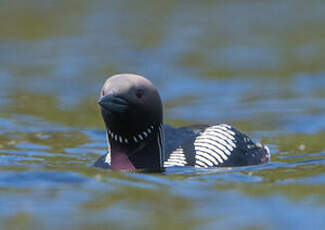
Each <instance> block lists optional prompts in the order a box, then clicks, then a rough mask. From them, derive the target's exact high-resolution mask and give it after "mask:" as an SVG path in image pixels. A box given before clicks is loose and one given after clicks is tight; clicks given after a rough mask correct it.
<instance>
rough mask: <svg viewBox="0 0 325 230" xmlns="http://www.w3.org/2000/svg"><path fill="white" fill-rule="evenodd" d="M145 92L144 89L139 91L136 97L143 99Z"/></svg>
mask: <svg viewBox="0 0 325 230" xmlns="http://www.w3.org/2000/svg"><path fill="white" fill-rule="evenodd" d="M143 93H144V92H143V90H142V89H138V90H137V92H136V93H135V96H137V98H141V97H142V96H143Z"/></svg>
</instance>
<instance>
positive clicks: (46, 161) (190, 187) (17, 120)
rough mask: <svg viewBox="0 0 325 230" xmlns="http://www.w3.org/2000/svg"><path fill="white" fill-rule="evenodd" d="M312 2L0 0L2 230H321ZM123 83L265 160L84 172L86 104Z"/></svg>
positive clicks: (323, 36) (323, 109)
mask: <svg viewBox="0 0 325 230" xmlns="http://www.w3.org/2000/svg"><path fill="white" fill-rule="evenodd" d="M324 28H325V2H322V1H301V0H297V1H280V0H278V1H277V0H273V1H266V0H265V1H263V0H262V1H261V0H259V1H254V0H240V1H239V0H238V1H235V0H230V1H205V2H203V1H202V2H201V1H170V0H167V1H146V0H142V1H138V0H137V1H100V0H97V1H83V0H81V1H80V0H78V1H77V0H75V1H74V0H72V1H63V0H62V1H59V0H45V1H44V0H42V1H41V0H32V1H28V2H27V1H26V2H23V1H18V0H17V1H16V0H0V229H26V230H28V229H85V230H86V229H200V230H201V229H324V228H325V29H324ZM120 72H132V73H138V74H142V75H144V76H147V77H148V78H150V79H151V80H152V81H153V82H154V84H156V85H157V88H158V89H159V91H160V92H161V96H162V98H163V101H164V106H165V122H166V123H168V124H172V125H176V126H181V125H187V124H196V123H213V122H215V123H221V122H227V123H230V124H232V125H235V126H236V127H237V128H239V129H241V130H244V131H245V132H246V133H247V134H248V135H250V136H251V137H253V138H254V139H256V140H262V141H263V142H264V143H266V144H268V146H269V147H270V149H271V152H272V161H271V162H270V163H268V164H266V165H261V166H254V167H244V168H237V169H218V170H216V169H211V170H195V169H192V168H186V169H184V168H181V169H180V168H171V169H169V170H168V171H167V172H166V174H164V175H160V174H140V173H119V172H109V171H104V170H100V169H96V168H92V167H90V166H91V165H92V163H93V162H94V161H95V160H96V159H97V158H98V157H99V156H100V155H101V154H104V153H105V151H106V144H105V135H104V130H103V122H102V121H101V117H100V114H99V110H98V106H97V104H96V100H97V97H98V95H99V90H100V88H101V85H102V83H103V82H104V81H105V78H106V77H107V76H109V75H111V74H114V73H120Z"/></svg>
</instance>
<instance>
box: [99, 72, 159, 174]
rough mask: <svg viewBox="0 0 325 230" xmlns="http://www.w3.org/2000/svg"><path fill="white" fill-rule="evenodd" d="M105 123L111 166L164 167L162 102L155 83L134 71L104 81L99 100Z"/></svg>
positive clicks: (149, 168)
mask: <svg viewBox="0 0 325 230" xmlns="http://www.w3.org/2000/svg"><path fill="white" fill-rule="evenodd" d="M98 103H99V105H100V107H101V113H102V117H103V120H104V122H105V126H106V131H107V137H108V138H107V139H108V145H109V153H108V154H109V155H108V159H109V161H110V162H109V163H110V168H111V169H114V170H134V169H141V170H146V171H161V170H163V168H162V167H163V159H164V134H163V129H162V122H163V116H162V103H161V99H160V96H159V93H158V91H157V89H156V88H155V86H154V85H153V84H152V83H151V82H150V81H149V80H148V79H146V78H144V77H142V76H139V75H135V74H117V75H114V76H112V77H109V78H108V79H107V80H106V82H105V83H104V85H103V87H102V90H101V94H100V99H99V101H98Z"/></svg>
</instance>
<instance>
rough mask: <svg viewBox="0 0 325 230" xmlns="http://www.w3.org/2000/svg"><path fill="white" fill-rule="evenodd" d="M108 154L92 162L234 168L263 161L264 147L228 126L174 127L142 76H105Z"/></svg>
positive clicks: (103, 103) (154, 167)
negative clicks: (163, 119)
mask: <svg viewBox="0 0 325 230" xmlns="http://www.w3.org/2000/svg"><path fill="white" fill-rule="evenodd" d="M99 104H100V106H101V111H102V116H103V119H104V122H105V125H106V133H107V143H108V153H107V154H106V155H104V156H102V157H100V158H99V159H98V160H97V161H96V162H95V164H94V166H96V167H101V168H110V169H113V170H137V169H140V170H146V171H163V170H164V168H166V167H170V166H194V167H198V168H209V167H236V166H247V165H257V164H262V163H265V162H267V161H268V160H269V158H270V151H269V149H268V148H267V146H265V145H263V144H260V143H254V142H253V141H252V140H251V139H250V138H249V137H247V136H246V135H245V134H243V133H241V132H240V131H239V130H237V129H236V128H234V127H232V126H230V125H227V124H215V125H197V126H189V127H181V128H174V127H171V126H168V125H164V124H163V122H162V103H161V99H160V96H159V93H158V91H157V90H156V88H155V87H154V86H153V85H152V83H151V82H150V81H149V80H147V79H146V78H144V77H142V76H139V75H134V74H119V75H115V76H113V77H110V78H108V80H107V81H106V82H105V84H104V86H103V88H102V91H101V98H100V100H99Z"/></svg>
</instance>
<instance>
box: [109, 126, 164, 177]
mask: <svg viewBox="0 0 325 230" xmlns="http://www.w3.org/2000/svg"><path fill="white" fill-rule="evenodd" d="M107 137H108V138H107V139H108V146H109V151H108V157H109V158H110V159H109V160H107V159H106V160H107V161H109V162H107V163H110V167H111V169H113V170H138V169H139V170H144V171H156V172H157V171H163V162H164V159H165V141H164V140H165V135H164V131H163V125H162V124H160V125H157V126H154V128H153V129H152V133H150V135H148V136H147V137H146V138H145V139H143V140H138V139H137V142H130V143H128V144H126V143H120V141H119V140H117V141H116V140H115V139H114V138H110V134H109V133H108V131H107Z"/></svg>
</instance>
